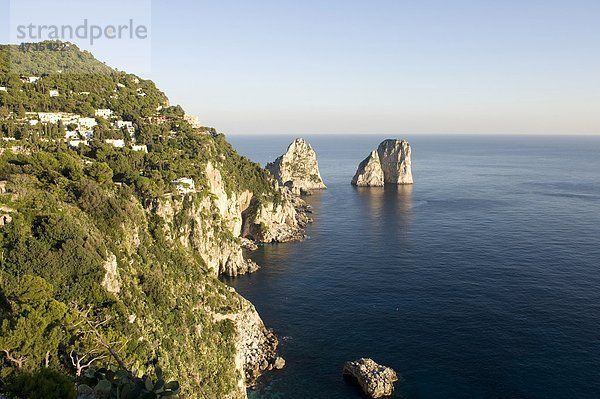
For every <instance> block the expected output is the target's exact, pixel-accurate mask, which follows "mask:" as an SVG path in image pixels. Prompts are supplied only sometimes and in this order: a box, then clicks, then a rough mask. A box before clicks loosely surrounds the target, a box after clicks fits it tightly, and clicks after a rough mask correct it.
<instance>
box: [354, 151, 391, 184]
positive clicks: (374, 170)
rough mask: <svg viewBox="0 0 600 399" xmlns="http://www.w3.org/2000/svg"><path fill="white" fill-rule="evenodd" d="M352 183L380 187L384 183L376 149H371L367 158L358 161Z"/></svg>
mask: <svg viewBox="0 0 600 399" xmlns="http://www.w3.org/2000/svg"><path fill="white" fill-rule="evenodd" d="M352 184H353V185H355V186H359V187H367V186H371V187H382V186H383V185H384V184H385V177H384V175H383V169H381V161H380V160H379V154H378V153H377V151H373V152H372V153H371V155H369V156H368V157H367V159H365V160H364V161H362V162H361V163H360V165H359V166H358V172H356V175H355V176H354V179H353V180H352Z"/></svg>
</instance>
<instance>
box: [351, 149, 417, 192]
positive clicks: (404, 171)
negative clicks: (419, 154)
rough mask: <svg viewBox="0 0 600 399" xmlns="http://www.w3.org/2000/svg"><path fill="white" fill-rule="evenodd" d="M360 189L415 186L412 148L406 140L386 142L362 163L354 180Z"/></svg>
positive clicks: (354, 183)
mask: <svg viewBox="0 0 600 399" xmlns="http://www.w3.org/2000/svg"><path fill="white" fill-rule="evenodd" d="M352 184H353V185H355V186H359V187H382V186H384V185H385V184H413V176H412V166H411V148H410V144H408V142H407V141H406V140H385V141H384V142H382V143H381V144H380V145H379V148H378V149H377V150H376V151H373V152H372V153H371V154H370V155H369V156H368V157H367V159H365V160H364V161H362V162H361V164H360V165H359V166H358V170H357V171H356V174H355V175H354V178H353V179H352Z"/></svg>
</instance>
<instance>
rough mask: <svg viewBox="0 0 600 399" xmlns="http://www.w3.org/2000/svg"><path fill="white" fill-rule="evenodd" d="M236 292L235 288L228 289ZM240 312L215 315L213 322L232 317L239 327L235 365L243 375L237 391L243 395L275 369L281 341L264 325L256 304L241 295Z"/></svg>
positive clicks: (237, 330) (236, 327)
mask: <svg viewBox="0 0 600 399" xmlns="http://www.w3.org/2000/svg"><path fill="white" fill-rule="evenodd" d="M229 290H231V292H235V290H234V289H233V288H229ZM239 305H240V311H239V312H237V313H232V314H215V315H214V316H213V317H214V321H215V322H217V323H218V322H221V321H223V320H231V321H232V322H233V323H234V326H235V330H236V335H237V338H236V341H235V347H236V357H235V367H236V370H237V371H238V373H239V375H240V379H239V380H238V390H239V392H240V394H241V396H242V397H245V396H246V389H247V388H248V387H252V386H253V385H254V384H255V383H256V380H257V379H258V377H260V376H261V374H263V373H264V372H266V371H268V370H272V369H273V368H274V366H275V361H276V360H277V346H278V345H279V341H278V339H277V337H276V336H275V334H273V332H271V331H270V330H268V329H267V328H266V327H265V324H264V323H263V321H262V319H261V318H260V316H259V315H258V312H257V311H256V309H255V307H254V305H252V303H250V301H248V300H246V299H244V298H242V297H239Z"/></svg>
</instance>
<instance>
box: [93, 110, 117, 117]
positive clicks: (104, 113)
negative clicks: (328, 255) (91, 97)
mask: <svg viewBox="0 0 600 399" xmlns="http://www.w3.org/2000/svg"><path fill="white" fill-rule="evenodd" d="M112 114H113V112H112V110H110V109H97V110H96V116H98V117H100V118H104V119H109V118H110V117H111V116H112Z"/></svg>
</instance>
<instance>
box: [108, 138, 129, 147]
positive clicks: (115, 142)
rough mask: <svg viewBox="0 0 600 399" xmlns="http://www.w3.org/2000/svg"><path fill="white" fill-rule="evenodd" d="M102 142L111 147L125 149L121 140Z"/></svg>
mask: <svg viewBox="0 0 600 399" xmlns="http://www.w3.org/2000/svg"><path fill="white" fill-rule="evenodd" d="M104 142H105V143H106V144H110V145H112V146H113V147H115V148H125V140H122V139H106V140H104Z"/></svg>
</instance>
